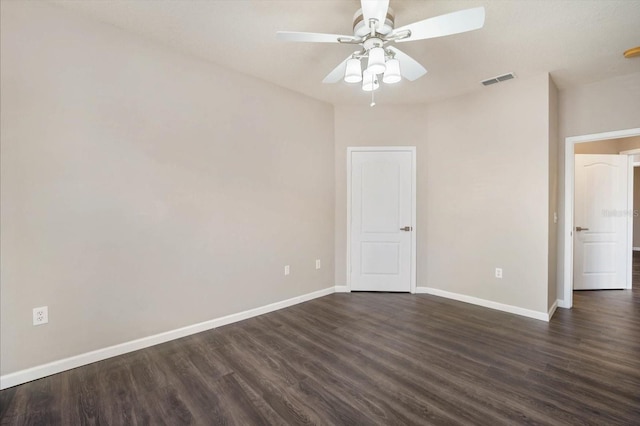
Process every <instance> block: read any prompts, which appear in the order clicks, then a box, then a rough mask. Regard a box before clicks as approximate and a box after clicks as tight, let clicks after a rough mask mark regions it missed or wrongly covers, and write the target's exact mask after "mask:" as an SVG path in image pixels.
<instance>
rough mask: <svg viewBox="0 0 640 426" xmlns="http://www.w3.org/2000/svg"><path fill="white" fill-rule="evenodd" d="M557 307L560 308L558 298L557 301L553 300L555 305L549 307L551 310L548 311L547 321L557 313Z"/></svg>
mask: <svg viewBox="0 0 640 426" xmlns="http://www.w3.org/2000/svg"><path fill="white" fill-rule="evenodd" d="M557 308H558V300H557V299H556V301H555V302H553V305H551V307H550V308H549V312H548V313H547V321H551V318H552V317H553V314H555V313H556V309H557Z"/></svg>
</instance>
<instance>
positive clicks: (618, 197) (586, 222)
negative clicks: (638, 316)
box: [573, 154, 632, 290]
mask: <svg viewBox="0 0 640 426" xmlns="http://www.w3.org/2000/svg"><path fill="white" fill-rule="evenodd" d="M575 164H576V167H575V214H574V226H575V229H574V234H573V235H574V240H573V241H574V259H573V288H574V290H604V289H616V288H626V286H627V269H626V268H627V256H628V255H629V251H630V250H631V248H630V247H629V248H627V237H628V236H627V232H628V228H627V226H628V222H627V221H628V220H630V219H631V217H630V216H631V214H632V212H628V211H627V209H628V204H627V196H628V193H627V185H628V179H627V175H628V167H629V166H628V157H627V156H626V155H592V154H576V162H575Z"/></svg>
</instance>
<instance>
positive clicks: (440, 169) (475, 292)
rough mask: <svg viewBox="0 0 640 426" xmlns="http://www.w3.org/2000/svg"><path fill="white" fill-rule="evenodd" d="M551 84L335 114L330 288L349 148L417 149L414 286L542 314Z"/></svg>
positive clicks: (340, 278) (342, 233) (342, 232)
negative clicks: (498, 269)
mask: <svg viewBox="0 0 640 426" xmlns="http://www.w3.org/2000/svg"><path fill="white" fill-rule="evenodd" d="M550 84H552V83H550V80H549V77H548V75H547V74H540V75H539V76H537V77H535V78H531V79H526V80H520V79H517V80H513V81H510V82H508V83H505V84H501V85H497V86H492V87H491V88H487V89H486V90H483V91H479V92H476V93H473V94H470V95H466V96H462V97H458V98H454V99H450V100H446V101H442V102H438V103H435V104H431V105H428V106H423V105H412V106H376V107H375V108H369V107H368V106H362V107H351V106H339V107H336V108H335V128H336V131H335V138H336V149H335V157H336V162H335V164H336V165H335V172H336V201H335V205H336V217H335V223H336V233H335V244H336V252H335V255H336V260H335V264H336V284H337V285H345V284H346V280H347V276H346V273H347V272H346V220H345V219H346V149H347V147H348V146H376V145H378V146H383V145H414V146H416V147H417V167H418V169H417V173H418V178H417V179H418V182H417V185H418V193H417V198H418V200H417V203H418V205H417V216H418V217H417V241H418V248H417V252H418V253H417V258H418V260H417V262H418V264H417V274H418V277H417V278H418V286H422V287H431V288H436V289H440V290H445V291H449V292H453V293H458V294H463V295H467V296H473V297H477V298H481V299H486V300H491V301H495V302H499V303H504V304H508V305H513V306H517V307H520V308H524V309H530V310H534V311H537V312H545V313H546V312H547V309H548V297H547V293H548V263H549V256H548V255H549V253H548V251H549V241H548V231H549V229H548V228H549V203H550V197H549V186H550V183H549V181H550V176H552V175H553V174H554V173H553V172H552V171H551V170H550V168H549V162H550V158H551V155H550V151H549V138H550V129H551V127H550V109H549V102H550V96H552V95H551V94H552V93H553V90H555V89H554V88H551V87H550ZM554 244H555V240H554ZM495 267H501V268H503V270H504V278H503V279H501V280H500V279H496V278H495V277H494V269H495ZM553 300H554V301H555V295H554V298H553Z"/></svg>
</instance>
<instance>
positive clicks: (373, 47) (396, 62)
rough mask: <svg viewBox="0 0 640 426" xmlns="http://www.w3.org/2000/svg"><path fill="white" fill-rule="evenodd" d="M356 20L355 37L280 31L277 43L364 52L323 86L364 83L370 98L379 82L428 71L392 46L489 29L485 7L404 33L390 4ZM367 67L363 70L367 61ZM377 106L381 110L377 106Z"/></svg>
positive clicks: (370, 2)
mask: <svg viewBox="0 0 640 426" xmlns="http://www.w3.org/2000/svg"><path fill="white" fill-rule="evenodd" d="M361 6H362V7H361V9H359V10H358V11H357V12H356V13H355V15H354V19H353V36H348V35H337V34H320V33H306V32H292V31H278V33H277V34H276V37H277V38H278V39H280V40H284V41H302V42H317V43H342V44H355V45H359V46H361V50H359V51H356V52H354V53H352V54H351V55H349V56H348V57H347V58H346V59H345V60H344V61H342V62H341V63H340V64H339V65H338V66H337V67H336V68H334V69H333V71H331V72H330V73H329V74H328V75H327V76H326V77H325V78H324V80H322V82H323V83H337V82H338V81H340V80H343V79H344V81H345V82H347V83H359V82H362V90H364V91H366V92H370V91H374V90H377V89H378V88H379V87H380V82H379V79H378V76H379V75H382V82H383V83H385V84H393V83H397V82H399V81H401V80H402V78H403V77H404V78H405V79H407V80H409V81H414V80H417V79H418V78H420V77H422V76H423V75H425V74H426V73H427V70H426V69H425V68H424V67H423V66H422V65H421V64H420V63H418V62H417V61H416V60H415V59H413V58H411V57H410V56H409V55H407V54H406V53H404V52H402V51H401V50H399V49H397V48H395V47H393V46H389V44H390V43H398V42H405V41H414V40H424V39H428V38H435V37H443V36H447V35H452V34H459V33H463V32H467V31H473V30H477V29H479V28H482V27H483V26H484V18H485V13H484V7H476V8H472V9H465V10H461V11H458V12H452V13H448V14H446V15H440V16H436V17H433V18H428V19H424V20H422V21H418V22H415V23H413V24H409V25H405V26H403V27H400V28H394V27H395V14H394V12H393V10H392V9H391V8H390V7H389V0H361ZM365 59H366V64H367V67H366V69H364V71H363V70H362V61H364V60H365ZM372 104H375V103H374V102H373V101H372Z"/></svg>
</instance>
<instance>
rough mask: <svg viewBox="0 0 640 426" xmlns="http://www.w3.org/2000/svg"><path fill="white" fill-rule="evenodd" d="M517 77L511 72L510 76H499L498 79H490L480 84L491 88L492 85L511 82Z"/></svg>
mask: <svg viewBox="0 0 640 426" xmlns="http://www.w3.org/2000/svg"><path fill="white" fill-rule="evenodd" d="M515 77H516V75H515V74H514V73H512V72H510V73H508V74H502V75H499V76H497V77H492V78H488V79H486V80H483V81H481V82H480V83H482V85H483V86H491V85H492V84H496V83H500V82H502V81H507V80H511V79H512V78H515Z"/></svg>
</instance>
